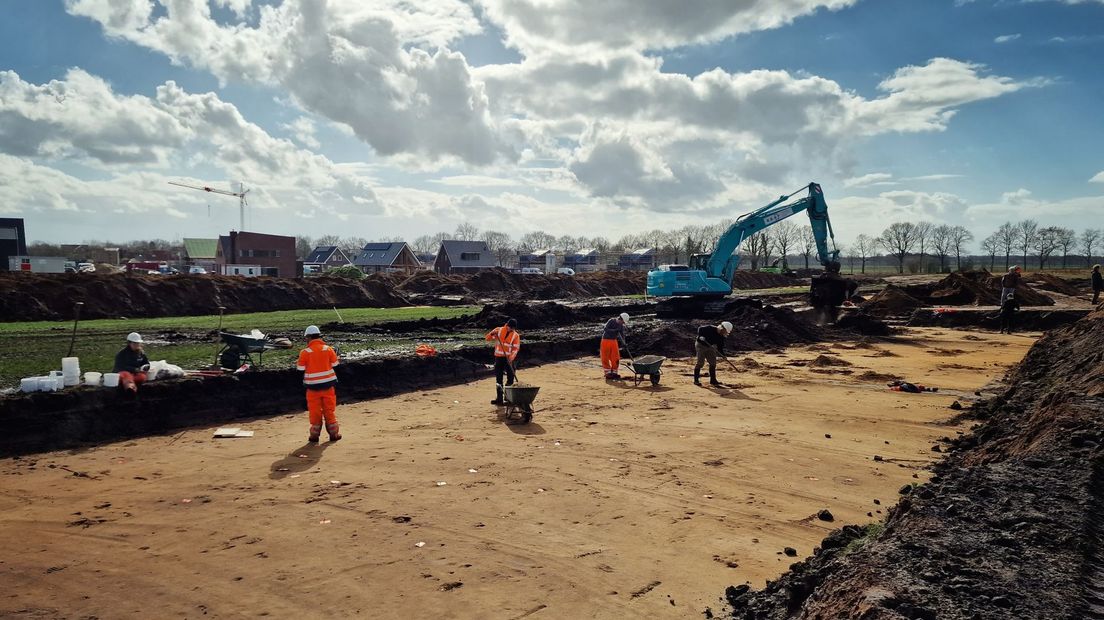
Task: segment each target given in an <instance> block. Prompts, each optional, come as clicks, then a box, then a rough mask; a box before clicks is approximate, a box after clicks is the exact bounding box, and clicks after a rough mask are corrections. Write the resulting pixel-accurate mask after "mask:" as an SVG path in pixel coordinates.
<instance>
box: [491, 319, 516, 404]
mask: <svg viewBox="0 0 1104 620" xmlns="http://www.w3.org/2000/svg"><path fill="white" fill-rule="evenodd" d="M485 339H486V340H488V341H493V342H494V343H495V348H494V358H495V363H494V369H495V393H496V396H495V399H494V400H492V401H491V404H492V405H504V404H506V401H505V400H503V389H502V388H503V386H507V385H513V384H514V380H515V379H516V375H515V374H514V360H515V359H517V355H518V351H520V350H521V336H520V335H518V332H517V319H510V320H509V321H506V324H505V325H503V326H502V327H496V328H494V329H492V330H491V331H489V332H487V335H486V337H485ZM503 375H505V377H506V383H503V382H502V377H503Z"/></svg>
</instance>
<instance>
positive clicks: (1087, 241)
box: [1080, 228, 1101, 267]
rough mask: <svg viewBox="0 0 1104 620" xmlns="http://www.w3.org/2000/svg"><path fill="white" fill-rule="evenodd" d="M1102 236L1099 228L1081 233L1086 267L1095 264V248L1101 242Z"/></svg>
mask: <svg viewBox="0 0 1104 620" xmlns="http://www.w3.org/2000/svg"><path fill="white" fill-rule="evenodd" d="M1100 235H1101V233H1100V230H1099V229H1097V228H1086V229H1085V230H1083V231H1081V239H1080V242H1081V251H1082V252H1084V254H1085V266H1086V267H1091V266H1092V264H1093V247H1094V246H1095V245H1096V242H1097V241H1099V240H1100Z"/></svg>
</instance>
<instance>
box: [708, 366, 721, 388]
mask: <svg viewBox="0 0 1104 620" xmlns="http://www.w3.org/2000/svg"><path fill="white" fill-rule="evenodd" d="M709 385H714V386H717V385H721V382H720V381H717V370H716V369H715V368H710V369H709Z"/></svg>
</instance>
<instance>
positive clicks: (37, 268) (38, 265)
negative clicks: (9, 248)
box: [7, 256, 66, 273]
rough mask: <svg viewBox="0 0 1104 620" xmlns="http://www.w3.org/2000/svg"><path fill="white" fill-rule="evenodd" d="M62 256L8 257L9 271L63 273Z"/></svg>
mask: <svg viewBox="0 0 1104 620" xmlns="http://www.w3.org/2000/svg"><path fill="white" fill-rule="evenodd" d="M65 262H66V259H65V257H64V256H9V257H8V261H7V266H8V270H9V271H27V272H30V273H65Z"/></svg>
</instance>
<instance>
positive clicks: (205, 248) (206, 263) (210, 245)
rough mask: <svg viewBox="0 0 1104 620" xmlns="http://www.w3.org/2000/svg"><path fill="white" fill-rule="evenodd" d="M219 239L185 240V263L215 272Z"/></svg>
mask: <svg viewBox="0 0 1104 620" xmlns="http://www.w3.org/2000/svg"><path fill="white" fill-rule="evenodd" d="M218 245H219V240H218V239H195V238H187V237H185V239H184V262H185V263H187V264H188V265H194V266H196V267H203V268H204V269H206V270H207V271H210V272H215V271H218V269H217V261H216V260H215V259H216V257H217V256H218Z"/></svg>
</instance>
